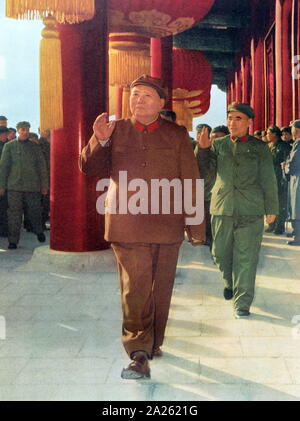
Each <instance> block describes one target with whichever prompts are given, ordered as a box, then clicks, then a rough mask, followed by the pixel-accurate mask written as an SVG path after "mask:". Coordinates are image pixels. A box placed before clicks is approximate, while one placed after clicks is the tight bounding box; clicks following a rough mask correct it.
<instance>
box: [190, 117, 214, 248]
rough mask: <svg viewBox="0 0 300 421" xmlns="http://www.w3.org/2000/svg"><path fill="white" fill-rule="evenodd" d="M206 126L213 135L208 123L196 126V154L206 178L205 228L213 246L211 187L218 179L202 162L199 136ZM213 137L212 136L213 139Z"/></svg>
mask: <svg viewBox="0 0 300 421" xmlns="http://www.w3.org/2000/svg"><path fill="white" fill-rule="evenodd" d="M204 128H206V129H207V133H208V135H209V136H211V132H212V128H211V127H210V126H209V125H208V124H198V126H197V127H196V131H197V143H196V147H195V149H194V154H195V157H196V159H197V163H198V168H199V171H201V177H202V178H203V179H204V212H205V222H206V228H205V234H206V240H205V245H207V246H209V247H210V248H211V246H212V233H211V224H210V212H209V208H210V200H211V189H212V188H213V185H214V183H215V181H216V177H215V174H214V171H212V170H211V168H209V166H207V165H206V166H202V164H201V157H200V155H199V148H200V147H199V144H198V141H199V138H200V135H201V132H202V129H204ZM212 139H213V137H211V141H212Z"/></svg>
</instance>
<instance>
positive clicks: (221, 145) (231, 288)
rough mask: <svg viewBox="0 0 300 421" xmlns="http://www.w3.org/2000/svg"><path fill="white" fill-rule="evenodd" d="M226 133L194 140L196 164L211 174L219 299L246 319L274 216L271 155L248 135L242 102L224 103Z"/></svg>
mask: <svg viewBox="0 0 300 421" xmlns="http://www.w3.org/2000/svg"><path fill="white" fill-rule="evenodd" d="M227 113H228V121H227V122H228V124H227V125H228V128H229V132H230V135H228V136H226V137H223V138H219V139H216V140H215V141H214V142H213V144H211V141H210V139H209V136H208V131H207V129H203V130H202V132H201V136H200V137H199V141H198V143H199V156H198V162H200V165H202V167H203V166H205V167H206V168H208V169H209V171H213V172H214V174H215V175H216V182H215V184H214V187H213V189H212V198H211V205H210V213H211V215H212V218H211V225H212V234H213V246H212V254H213V257H214V260H215V262H216V264H217V265H218V267H219V269H220V271H221V273H222V277H223V280H224V284H225V288H224V298H225V299H227V300H229V299H231V298H234V310H235V317H236V318H240V317H247V316H249V315H250V311H249V310H250V306H251V304H252V301H253V298H254V287H255V277H256V268H257V263H258V257H259V251H260V246H261V241H262V234H263V227H264V215H266V220H267V223H271V222H273V221H274V220H275V218H276V214H277V213H278V195H277V183H276V177H275V173H274V168H273V163H272V155H271V153H270V150H269V148H268V147H267V146H266V145H265V144H264V143H262V142H261V141H260V140H258V139H256V138H255V137H253V136H250V135H249V134H248V131H249V127H250V124H251V120H252V119H253V118H254V111H253V109H252V108H251V107H250V106H249V105H248V104H243V103H239V102H234V103H232V104H231V105H229V107H228V110H227Z"/></svg>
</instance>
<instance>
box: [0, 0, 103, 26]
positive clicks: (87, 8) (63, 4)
mask: <svg viewBox="0 0 300 421" xmlns="http://www.w3.org/2000/svg"><path fill="white" fill-rule="evenodd" d="M49 14H52V15H53V16H54V18H55V19H56V21H57V22H59V23H79V22H82V21H85V20H89V19H92V18H93V17H94V14H95V0H6V16H7V17H9V18H15V19H43V18H45V17H47V16H48V15H49Z"/></svg>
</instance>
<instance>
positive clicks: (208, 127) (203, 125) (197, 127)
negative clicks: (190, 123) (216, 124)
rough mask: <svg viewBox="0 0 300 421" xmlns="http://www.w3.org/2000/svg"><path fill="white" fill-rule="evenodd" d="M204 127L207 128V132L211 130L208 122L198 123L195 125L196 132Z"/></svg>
mask: <svg viewBox="0 0 300 421" xmlns="http://www.w3.org/2000/svg"><path fill="white" fill-rule="evenodd" d="M204 128H206V129H208V133H210V132H211V127H210V126H209V125H208V124H204V123H200V124H198V126H196V130H197V132H201V130H202V129H204Z"/></svg>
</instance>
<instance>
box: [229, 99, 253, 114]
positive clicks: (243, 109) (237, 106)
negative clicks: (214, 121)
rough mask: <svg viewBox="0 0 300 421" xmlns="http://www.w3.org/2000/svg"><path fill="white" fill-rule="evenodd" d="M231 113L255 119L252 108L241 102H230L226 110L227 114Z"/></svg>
mask: <svg viewBox="0 0 300 421" xmlns="http://www.w3.org/2000/svg"><path fill="white" fill-rule="evenodd" d="M233 112H240V113H243V114H246V115H247V116H248V117H249V118H254V117H255V115H254V110H253V108H251V107H250V105H249V104H244V103H243V102H238V101H235V102H232V103H231V104H230V105H229V106H228V108H227V114H228V113H233Z"/></svg>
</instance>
